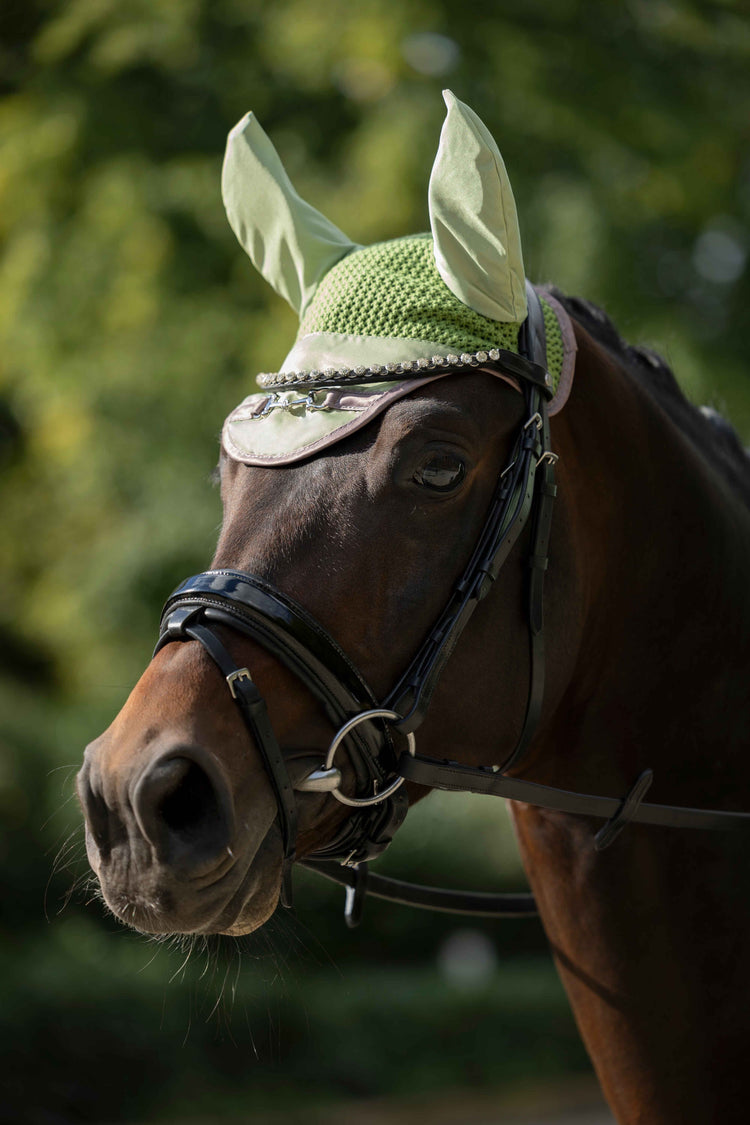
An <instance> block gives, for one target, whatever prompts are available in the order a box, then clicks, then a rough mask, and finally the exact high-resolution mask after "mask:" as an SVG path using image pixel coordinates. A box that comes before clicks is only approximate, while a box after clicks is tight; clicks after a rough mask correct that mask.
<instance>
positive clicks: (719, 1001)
mask: <svg viewBox="0 0 750 1125" xmlns="http://www.w3.org/2000/svg"><path fill="white" fill-rule="evenodd" d="M582 353H583V354H582V356H581V359H582V363H581V365H580V366H581V371H580V372H579V373H577V379H579V383H578V386H577V388H576V395H575V397H574V398H572V399H571V401H570V403H569V407H568V408H569V409H570V414H569V417H568V419H567V420H566V419H561V420H560V424H559V426H558V429H557V438H558V443H557V447H558V449H559V451H560V452H561V454H562V458H563V459H567V461H568V464H569V471H568V472H567V473H566V475H565V476H563V474H562V473H561V485H562V489H561V491H562V493H563V505H562V509H563V516H564V518H565V520H566V527H565V537H566V538H568V539H569V549H570V550H571V551H572V552H573V554H574V555H575V556H577V558H578V559H579V572H578V582H579V587H580V595H581V601H582V624H581V630H580V636H579V642H580V645H579V651H578V655H577V658H576V660H575V670H574V671H573V674H572V675H571V678H570V682H569V685H568V687H567V690H566V691H564V692H563V693H562V696H561V699H560V703H559V705H558V707H557V709H556V712H555V715H554V717H553V719H552V721H551V722H549V723H548V724H547V726H546V729H545V730H543V732H542V736H541V738H540V741H539V743H538V745H537V747H536V751H537V753H536V757H535V758H534V759H532V768H533V769H534V776H535V777H538V779H539V780H543V781H547V782H551V783H553V784H554V783H556V784H559V785H562V786H564V787H566V788H574V789H575V788H577V789H582V790H587V791H590V792H599V793H607V794H609V795H621V794H622V793H623V792H624V791H625V789H626V788H627V787H629V785H630V784H632V782H633V781H634V780H635V778H636V777H637V776H638V774H639V773H640V772H641V771H642V770H643V769H645V768H647V767H649V768H652V769H653V771H654V779H655V780H654V784H653V787H652V789H651V791H650V793H649V794H648V797H647V799H648V800H654V801H656V802H661V803H665V804H679V803H683V804H692V805H696V806H708V807H711V806H713V807H724V808H747V809H750V786H748V784H747V783H746V782H747V777H748V773H749V772H750V755H747V754H746V753H744V752H743V750H744V748H745V747H746V745H747V741H748V735H747V730H746V726H745V723H744V721H743V720H744V710H745V706H746V695H747V688H746V684H747V682H748V664H749V663H750V658H749V654H748V647H749V646H748V645H747V639H746V638H747V636H748V635H749V634H750V597H749V596H748V592H747V574H748V567H749V566H750V518H749V517H748V513H747V510H746V509H745V508H744V507H743V505H742V503H741V501H740V500H739V499H737V498H735V497H734V496H733V495H732V492H731V489H730V488H729V487H728V486H725V485H724V484H723V482H722V480H721V477H720V476H719V475H718V474H717V473H716V472H715V471H714V470H713V469H712V468H711V467H710V466H709V465H708V464H707V463H706V462H705V461H704V460H703V459H702V458H701V457H700V456H699V455H697V454H696V452H695V450H694V449H693V448H692V447H691V445H690V443H689V442H688V441H687V440H686V439H685V438H684V437H683V436H682V435H681V433H680V432H679V429H678V428H677V427H676V426H674V424H673V423H672V422H670V421H669V419H667V418H666V417H665V415H664V413H663V412H662V410H661V408H660V407H659V406H658V405H657V404H656V402H655V400H653V399H651V396H650V395H649V394H648V392H645V391H644V390H643V389H642V388H639V387H637V386H635V385H633V384H631V383H630V382H629V380H628V377H627V376H626V375H625V373H623V372H618V371H617V369H616V368H615V367H614V366H611V367H609V368H607V369H604V370H603V371H602V369H601V367H599V371H598V373H596V374H595V371H596V368H597V366H598V363H597V362H595V360H596V355H595V352H594V351H592V350H591V348H590V347H588V348H587V347H584V348H582ZM600 359H601V357H600ZM599 362H600V360H599ZM579 375H580V378H579ZM596 378H600V380H601V382H600V385H599V387H597V385H596V383H595V380H596ZM568 408H566V409H568ZM553 562H554V560H553ZM554 643H555V642H554V637H553V635H552V630H550V644H551V645H554ZM516 820H517V824H518V829H519V837H520V842H521V848H522V852H523V855H524V861H525V863H526V866H527V869H528V872H529V876H530V879H531V882H532V886H533V889H534V891H535V894H536V895H537V899H538V901H539V904H540V910H541V913H542V917H543V921H544V924H545V928H546V930H547V933H548V936H549V938H550V941H551V943H552V946H553V949H554V951H555V954H556V957H557V961H558V965H559V968H560V970H561V974H562V976H563V980H564V982H565V985H566V988H567V989H568V993H569V995H570V998H571V1001H572V1003H573V1006H574V1010H575V1013H576V1016H577V1019H578V1021H579V1024H580V1027H581V1030H582V1032H583V1035H584V1038H585V1041H586V1043H587V1046H588V1048H589V1051H590V1053H591V1055H592V1059H593V1061H594V1063H595V1065H596V1067H597V1070H598V1072H599V1076H600V1078H601V1080H602V1083H603V1086H604V1089H605V1093H606V1094H607V1096H608V1098H609V1100H610V1102H611V1104H612V1106H613V1109H614V1110H615V1112H616V1114H617V1115H618V1120H619V1121H621V1122H624V1123H625V1122H627V1123H631V1122H648V1123H649V1125H672V1123H677V1122H679V1123H680V1125H699V1123H700V1125H704V1123H705V1122H708V1121H721V1122H722V1125H734V1123H735V1122H740V1121H743V1122H744V1121H745V1120H746V1112H747V1110H746V1100H745V1097H744V1094H745V1093H746V1089H745V1087H746V1084H747V1083H746V1079H745V1074H744V1066H745V1064H744V1062H743V1058H744V1054H745V1053H746V1049H747V1046H748V1040H749V1039H750V1017H748V1013H747V1004H746V998H747V995H748V994H749V992H750V968H749V967H748V959H747V957H746V956H745V955H744V954H741V952H740V951H741V950H742V948H743V945H746V943H747V941H748V940H750V907H749V906H748V900H749V897H750V896H748V895H747V894H746V893H745V890H746V889H747V886H746V885H747V882H748V879H747V874H746V873H747V871H748V870H749V869H750V865H748V862H747V861H748V858H750V842H749V843H746V842H745V841H744V840H743V839H741V838H735V837H734V836H733V835H732V834H726V835H724V834H722V833H719V832H715V833H711V832H698V831H688V830H676V829H664V828H645V827H638V828H635V827H633V826H630V827H628V828H627V829H626V830H625V831H624V832H623V834H622V835H621V836H620V837H619V838H618V839H617V841H616V842H615V843H614V844H613V845H612V846H611V848H610V849H609V850H607V851H605V852H603V853H596V852H595V851H594V849H593V846H592V836H593V832H594V831H595V830H596V826H594V825H592V824H591V822H589V821H587V820H585V819H583V818H576V817H567V816H560V815H556V814H548V813H544V812H541V811H539V810H533V809H528V808H521V809H520V810H519V809H516Z"/></svg>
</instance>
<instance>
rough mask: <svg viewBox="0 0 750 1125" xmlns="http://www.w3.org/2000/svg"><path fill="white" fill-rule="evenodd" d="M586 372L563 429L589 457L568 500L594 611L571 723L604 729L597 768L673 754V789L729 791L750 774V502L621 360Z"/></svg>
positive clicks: (686, 794) (589, 731)
mask: <svg viewBox="0 0 750 1125" xmlns="http://www.w3.org/2000/svg"><path fill="white" fill-rule="evenodd" d="M586 374H588V375H589V378H588V379H586V378H585V376H586ZM595 378H598V379H599V383H600V386H599V387H597V385H596V382H595V381H594V379H595ZM581 383H582V384H583V386H582V388H581V389H582V391H583V395H582V399H583V401H582V402H581V403H580V406H579V409H578V410H577V412H576V405H577V404H576V403H575V402H571V415H570V425H569V427H568V428H567V430H566V431H565V432H564V435H563V434H561V437H562V439H563V441H564V443H565V442H567V444H568V445H571V444H573V445H575V447H576V450H577V452H576V457H577V458H579V461H578V464H579V466H581V459H585V458H587V457H588V462H587V463H586V464H585V471H583V472H581V471H578V472H576V473H575V485H574V488H575V492H574V495H573V496H572V497H571V507H570V509H569V510H570V514H571V517H572V521H573V529H572V531H573V536H574V541H573V542H572V548H573V550H574V551H575V553H576V555H577V556H578V558H580V559H581V560H583V562H582V564H581V565H582V574H581V575H580V581H581V585H582V590H583V600H584V603H585V611H584V612H585V620H584V622H583V625H582V632H581V643H580V650H579V655H578V660H577V663H576V667H575V670H574V671H573V673H572V675H571V678H570V685H569V690H568V692H567V694H566V699H565V704H566V707H567V713H562V714H561V715H560V721H561V722H562V723H563V725H564V726H566V728H567V729H569V717H570V711H571V710H574V711H576V712H577V713H579V714H580V719H581V724H582V725H581V732H580V733H581V736H582V737H581V741H582V742H583V743H586V744H588V743H590V740H591V738H592V737H597V738H602V737H603V736H604V734H605V731H606V739H605V741H604V742H603V743H600V744H599V746H600V748H599V752H598V753H597V755H596V757H595V758H591V757H590V756H588V755H584V757H585V764H586V765H590V766H591V768H592V770H593V771H594V773H593V774H592V776H593V775H596V776H598V777H599V778H601V777H602V773H601V770H602V765H603V763H602V760H601V755H602V751H604V753H605V754H606V758H607V759H608V761H609V762H611V763H612V766H613V768H614V769H616V768H618V766H619V768H621V769H622V770H624V771H625V774H626V775H627V776H631V775H634V774H635V772H636V771H637V770H638V769H639V768H645V767H646V766H650V767H651V768H653V769H654V771H655V774H656V780H657V782H658V781H659V767H660V763H661V760H662V759H663V760H664V769H665V771H669V772H670V774H671V776H670V777H669V781H668V784H669V786H670V790H669V793H666V792H664V791H663V790H662V789H661V787H660V788H659V792H660V793H661V796H662V797H663V798H664V799H665V800H670V799H672V800H674V801H679V800H684V801H692V802H694V803H700V802H701V800H702V801H704V803H705V801H706V799H710V800H718V799H721V798H722V797H725V796H726V798H728V799H729V798H731V797H732V796H733V795H734V793H735V792H736V787H737V784H738V782H739V781H740V773H738V772H737V771H744V770H746V769H747V770H748V771H750V754H748V755H747V756H746V760H747V766H746V764H745V761H744V760H743V757H744V756H743V755H741V750H742V749H743V748H745V747H748V742H749V732H748V729H747V728H746V727H745V725H744V724H743V723H739V722H737V716H738V707H740V705H741V704H742V702H743V701H744V699H745V695H746V684H747V683H748V677H749V676H750V646H748V644H747V637H748V636H750V594H749V591H748V578H747V576H748V574H750V511H748V509H747V507H746V506H745V504H744V502H743V500H742V498H741V497H740V496H739V495H737V494H736V493H735V492H734V491H733V489H732V487H731V486H730V485H729V483H728V482H726V481H725V480H724V479H723V477H722V476H721V475H720V473H719V472H718V470H717V469H716V468H715V467H714V466H713V465H712V464H711V463H710V462H709V461H708V460H707V459H706V458H705V457H704V456H702V455H701V453H700V452H699V451H698V450H696V448H695V446H694V445H693V444H692V443H691V441H690V440H689V439H688V438H687V437H686V436H685V435H684V434H683V433H682V432H681V430H680V428H679V426H678V425H677V424H676V423H675V422H673V421H672V420H671V419H670V418H669V417H668V415H667V414H666V413H665V412H664V410H663V409H662V407H661V406H660V405H659V404H658V403H657V401H656V399H655V398H653V397H652V395H651V394H650V392H648V391H647V390H645V389H644V388H643V387H641V386H640V385H638V384H637V383H635V381H634V380H633V378H632V376H629V375H627V373H625V372H623V371H618V370H617V369H616V367H615V366H614V365H612V366H611V367H610V368H609V369H608V370H605V371H604V372H602V370H601V369H600V370H599V372H598V374H597V376H593V372H586V371H584V372H583V373H582V379H581ZM608 392H609V395H608ZM609 396H611V398H610V397H609ZM592 437H593V438H594V441H593V448H592V441H591V439H592ZM706 440H707V442H708V441H709V440H711V435H710V434H709V433H708V432H707V434H706ZM590 449H591V452H589V453H587V451H588V450H590ZM565 455H566V454H565V452H563V454H562V456H563V458H564V457H565ZM732 704H734V706H732ZM597 725H598V726H599V727H600V729H599V731H598V732H597V733H595V730H594V728H595V727H596V726H597ZM602 726H604V728H605V729H604V730H603V729H601V727H602ZM678 746H679V751H680V752H679V759H676V758H675V756H674V751H675V749H676V748H677V747H678ZM749 748H750V747H749ZM677 760H679V762H680V764H681V769H680V771H679V772H678V776H674V766H675V764H676V761H677ZM732 763H733V765H734V769H732V768H731V765H732ZM580 765H581V768H584V762H583V760H582V761H581V763H580ZM748 777H749V778H750V772H748ZM697 778H700V779H702V781H701V782H698V784H699V786H700V785H701V784H702V785H703V786H706V785H707V786H709V788H710V791H709V792H706V791H705V789H702V788H696V779H697ZM664 780H665V781H666V779H664ZM655 792H656V790H655ZM656 799H659V798H656Z"/></svg>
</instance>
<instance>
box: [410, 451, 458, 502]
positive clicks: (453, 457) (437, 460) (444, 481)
mask: <svg viewBox="0 0 750 1125" xmlns="http://www.w3.org/2000/svg"><path fill="white" fill-rule="evenodd" d="M465 476H466V463H465V462H464V461H462V460H461V458H460V457H459V456H457V454H455V453H448V452H438V451H435V452H434V453H430V454H428V456H427V457H426V458H425V459H424V461H423V462H422V464H421V465H420V466H419V468H418V469H417V470H416V471H415V473H414V477H413V480H414V481H416V483H417V484H420V485H422V486H423V487H424V488H431V489H432V490H433V491H434V492H451V491H452V490H453V489H454V488H457V487H458V485H459V484H460V483H461V481H462V480H463V479H464V477H465Z"/></svg>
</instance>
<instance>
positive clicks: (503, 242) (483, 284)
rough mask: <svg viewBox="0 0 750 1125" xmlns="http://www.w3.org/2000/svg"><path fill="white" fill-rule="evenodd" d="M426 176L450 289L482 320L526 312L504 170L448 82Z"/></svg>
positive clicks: (439, 260) (439, 257)
mask: <svg viewBox="0 0 750 1125" xmlns="http://www.w3.org/2000/svg"><path fill="white" fill-rule="evenodd" d="M443 97H444V98H445V104H446V105H447V107H448V114H447V116H446V119H445V122H444V124H443V131H442V133H441V134H440V145H439V148H438V152H437V156H436V157H435V164H434V165H433V169H432V175H431V176H430V191H429V201H430V225H431V227H432V236H433V240H434V244H435V264H436V265H437V268H438V272H439V273H440V276H441V277H442V279H443V281H444V282H445V284H446V285H447V286H448V288H449V289H450V290H451V292H452V293H453V294H454V295H455V296H456V297H458V299H459V301H463V303H464V304H465V305H468V306H469V308H472V309H475V310H476V312H479V313H481V314H482V315H483V316H486V317H489V318H490V320H502V321H516V322H520V321H522V320H524V319H525V317H526V287H525V274H524V268H523V257H522V254H521V235H520V232H519V230H518V217H517V215H516V205H515V201H514V199H513V192H512V190H511V186H510V181H509V179H508V173H507V172H506V171H505V165H504V164H503V158H502V156H501V155H500V150H499V149H498V147H497V145H496V144H495V141H494V140H493V138H492V135H491V134H490V132H489V130H488V129H487V127H486V126H485V125H484V124H483V122H482V121H481V120H480V119H479V117H477V115H476V113H474V111H473V110H472V109H469V107H468V106H467V105H464V104H463V102H460V101H459V100H458V98H456V97H455V95H454V94H452V93H451V91H450V90H444V91H443Z"/></svg>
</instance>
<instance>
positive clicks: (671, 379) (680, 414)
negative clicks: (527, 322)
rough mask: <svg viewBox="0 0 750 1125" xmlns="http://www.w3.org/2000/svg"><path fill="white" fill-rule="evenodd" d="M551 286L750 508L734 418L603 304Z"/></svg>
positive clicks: (747, 464) (747, 467) (746, 461)
mask: <svg viewBox="0 0 750 1125" xmlns="http://www.w3.org/2000/svg"><path fill="white" fill-rule="evenodd" d="M551 292H552V293H553V294H554V296H555V297H556V298H557V300H558V301H560V303H561V304H562V305H563V306H564V308H565V309H566V310H567V312H568V313H569V314H570V316H572V317H573V318H574V319H575V320H577V321H578V322H579V323H580V324H581V325H582V326H583V327H584V328H585V329H586V331H587V332H588V333H589V334H590V335H591V336H593V338H594V339H595V340H596V341H597V343H599V344H602V345H603V346H604V347H605V348H606V349H607V350H608V351H609V352H611V353H612V355H613V356H614V357H615V358H616V359H617V360H618V361H619V362H620V363H621V364H622V366H623V367H625V369H626V370H627V371H628V372H630V374H632V375H633V377H634V378H635V379H637V380H638V381H639V382H640V383H641V384H643V386H645V387H646V388H647V390H648V391H649V392H650V393H651V394H652V395H653V396H654V398H655V399H656V400H657V402H658V403H659V404H660V406H662V408H663V409H664V410H665V411H666V412H667V414H669V416H670V418H672V419H674V421H675V422H676V424H677V425H678V426H679V428H680V429H681V430H682V432H683V433H684V434H685V435H686V436H687V437H688V438H689V439H690V440H691V442H692V443H693V445H694V446H695V447H696V449H697V450H698V451H699V452H700V453H702V454H703V456H704V457H705V458H706V459H707V460H708V461H710V463H711V464H712V465H713V466H714V467H715V468H716V469H718V471H719V472H720V473H721V475H722V476H723V477H724V479H725V480H727V481H728V482H729V484H730V485H731V486H732V488H733V489H734V490H735V491H736V492H737V493H738V494H739V495H740V496H741V497H742V499H743V500H744V502H745V504H746V505H747V506H748V507H749V508H750V456H749V455H748V451H747V450H746V449H745V448H744V446H743V444H742V442H741V441H740V439H739V437H738V435H737V432H736V430H735V429H734V427H733V426H732V425H731V423H730V422H728V421H727V420H726V418H724V417H722V415H721V414H720V413H719V412H718V411H717V410H714V409H713V408H712V407H710V406H700V407H698V406H694V405H693V404H692V403H691V402H688V400H687V398H686V397H685V395H684V393H683V391H682V389H681V388H680V385H679V383H678V382H677V379H676V378H675V375H674V372H673V371H672V369H671V367H670V366H669V364H668V363H666V361H665V360H664V359H662V357H661V356H660V355H657V353H656V352H654V351H651V349H650V348H646V347H643V346H642V345H637V346H633V345H631V344H628V343H626V342H625V341H624V340H623V339H622V337H621V336H620V334H619V332H618V331H617V329H616V328H615V326H614V324H613V323H612V321H611V320H610V318H609V317H608V316H607V314H606V313H605V312H604V311H603V310H602V309H600V308H598V306H596V305H594V304H592V303H591V302H590V301H586V300H584V299H583V298H582V297H566V296H565V294H563V293H560V292H559V291H558V290H556V289H552V290H551Z"/></svg>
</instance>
